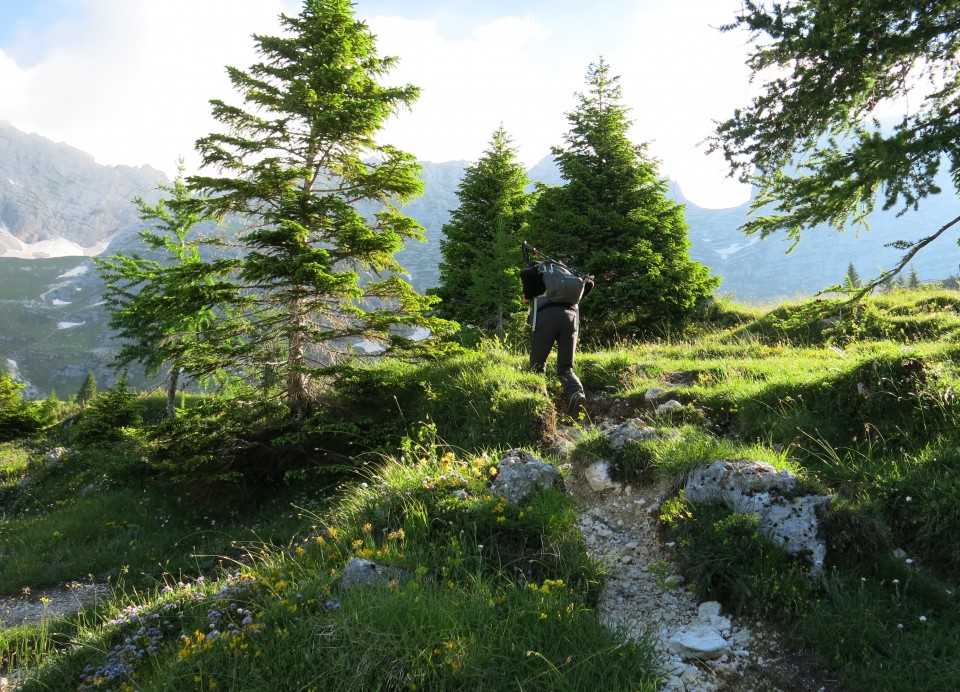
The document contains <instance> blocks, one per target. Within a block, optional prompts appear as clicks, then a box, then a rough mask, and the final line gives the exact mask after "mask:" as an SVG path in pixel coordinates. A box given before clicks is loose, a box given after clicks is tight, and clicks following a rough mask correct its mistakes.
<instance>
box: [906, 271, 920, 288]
mask: <svg viewBox="0 0 960 692" xmlns="http://www.w3.org/2000/svg"><path fill="white" fill-rule="evenodd" d="M922 286H923V282H922V281H920V275H919V274H918V273H917V268H916V267H910V273H909V274H908V275H907V288H909V289H910V290H912V291H916V290H918V289H920V288H921V287H922Z"/></svg>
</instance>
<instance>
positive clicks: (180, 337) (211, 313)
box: [78, 176, 246, 418]
mask: <svg viewBox="0 0 960 692" xmlns="http://www.w3.org/2000/svg"><path fill="white" fill-rule="evenodd" d="M160 189H161V191H162V192H163V193H165V195H166V196H165V197H164V198H162V199H161V200H160V201H159V202H158V203H157V204H156V206H150V205H148V204H147V203H146V202H144V201H143V200H142V199H139V198H138V199H137V200H136V204H137V209H138V210H139V212H140V218H141V220H143V221H145V222H147V223H148V224H149V225H150V227H151V228H150V229H149V230H143V231H141V232H140V234H139V235H140V239H141V241H142V243H143V245H144V250H145V252H146V253H147V255H148V256H141V255H139V254H136V253H135V254H133V255H129V256H127V255H123V254H116V255H112V256H111V257H108V258H97V259H95V260H94V261H95V263H96V265H97V271H98V273H99V274H100V276H101V278H103V280H104V282H105V284H106V290H105V291H104V301H105V302H106V304H107V309H108V311H109V312H110V327H111V328H112V329H114V330H116V334H117V336H118V337H119V339H120V342H121V348H120V351H119V353H118V354H117V356H116V358H115V359H114V365H115V366H116V367H117V368H118V369H121V370H124V371H125V369H126V367H127V366H129V365H130V364H131V363H141V364H142V365H143V366H144V369H145V371H146V373H147V374H148V375H153V374H155V373H157V372H160V371H161V370H165V371H166V376H167V416H168V417H170V418H172V417H174V415H175V402H176V393H177V390H178V387H179V385H180V378H181V375H186V376H187V377H188V378H190V379H193V380H197V381H203V380H206V379H208V378H214V377H217V376H220V375H221V374H222V372H223V371H224V368H227V367H229V366H230V365H231V363H232V360H231V358H230V355H229V353H228V350H229V348H230V347H231V345H234V346H235V345H237V344H238V343H239V341H238V339H239V335H240V334H243V333H244V332H245V330H246V324H245V322H244V321H243V320H242V319H241V318H240V312H239V310H240V306H241V305H242V304H243V302H244V301H245V299H244V298H243V297H242V296H240V295H239V293H238V287H237V285H236V284H235V283H234V282H233V280H232V278H231V275H232V274H233V273H234V271H235V270H236V268H237V267H238V262H237V261H236V260H233V259H215V260H205V259H203V257H202V256H201V252H200V249H201V244H200V241H199V240H198V239H196V238H192V237H191V235H192V234H194V229H195V227H196V226H197V224H198V223H200V222H201V221H202V220H203V217H202V216H201V214H200V213H199V212H198V211H197V209H196V207H197V205H198V204H199V203H201V200H197V199H195V198H194V197H193V196H192V195H191V193H190V190H189V189H188V187H187V185H186V184H185V182H184V181H183V179H182V177H181V176H178V177H177V179H176V180H175V181H174V183H173V185H172V186H170V185H160ZM88 377H89V376H88ZM81 391H82V390H81ZM95 393H96V383H95V382H94V394H95ZM79 399H80V397H79V396H78V400H79ZM92 399H93V397H90V399H89V400H90V401H92Z"/></svg>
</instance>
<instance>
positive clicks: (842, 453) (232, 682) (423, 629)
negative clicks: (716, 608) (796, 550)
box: [0, 288, 960, 690]
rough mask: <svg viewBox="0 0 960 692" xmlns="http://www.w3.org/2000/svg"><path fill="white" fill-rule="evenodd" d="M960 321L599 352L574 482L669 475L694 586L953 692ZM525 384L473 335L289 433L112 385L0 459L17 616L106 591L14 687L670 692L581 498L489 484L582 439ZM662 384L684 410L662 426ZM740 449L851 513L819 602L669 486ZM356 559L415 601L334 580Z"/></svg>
mask: <svg viewBox="0 0 960 692" xmlns="http://www.w3.org/2000/svg"><path fill="white" fill-rule="evenodd" d="M958 330H960V294H958V293H957V292H956V291H948V290H943V289H933V288H930V289H924V290H919V291H901V290H896V291H893V292H890V293H886V294H883V295H880V296H876V297H873V298H869V299H868V300H866V301H865V302H864V303H862V304H859V305H850V304H846V303H843V302H842V301H840V300H833V299H819V300H810V301H794V302H789V303H784V304H780V305H777V306H773V307H769V308H748V307H744V306H741V305H736V304H733V303H730V302H724V301H720V302H718V303H716V304H714V305H713V306H711V307H710V308H709V309H708V310H706V311H705V312H704V313H703V314H702V315H700V319H699V320H698V321H697V322H696V323H695V324H691V325H690V326H689V327H688V328H687V329H686V330H685V331H682V332H675V333H671V334H670V335H669V336H664V337H663V338H660V339H652V340H649V341H644V342H624V343H621V344H618V345H616V346H615V347H610V346H609V345H608V346H605V347H599V346H595V347H591V346H590V345H589V344H585V345H584V348H583V350H582V352H581V354H580V355H579V360H578V372H579V374H580V376H581V379H582V380H583V381H584V384H585V386H586V390H587V392H588V397H589V414H590V415H589V416H588V417H586V418H584V419H581V420H578V421H575V422H572V424H573V425H576V426H580V427H581V428H583V430H582V432H581V435H580V438H579V439H580V441H579V442H578V444H577V445H576V446H575V447H574V448H573V449H572V450H571V451H570V456H569V459H570V461H571V463H570V465H569V466H565V467H564V470H563V473H564V474H568V475H569V474H576V473H580V472H581V471H582V469H583V467H584V466H585V465H586V464H588V463H591V462H592V461H595V460H597V459H603V460H606V461H608V462H609V464H610V466H611V469H612V472H613V474H614V476H615V477H616V478H617V479H619V480H622V481H624V482H629V483H632V484H635V485H636V484H643V483H654V482H656V483H661V484H662V483H664V481H665V480H666V481H668V483H666V485H668V486H669V487H672V488H674V491H673V492H672V493H671V495H670V496H669V497H667V498H665V502H664V503H663V507H662V510H661V516H660V519H661V522H662V524H663V529H664V535H665V539H670V540H673V541H675V542H676V544H677V548H678V561H679V567H680V569H681V570H682V571H683V573H684V575H685V577H686V579H687V584H688V586H687V588H690V589H693V590H695V591H696V592H697V595H698V596H699V597H701V598H703V599H704V600H706V599H712V600H719V601H720V602H721V603H723V605H724V609H725V610H727V611H729V612H733V613H738V614H743V615H748V616H750V617H753V618H757V619H759V620H762V621H763V622H765V623H767V624H768V626H769V627H771V628H776V629H778V630H779V631H781V632H782V633H783V635H784V637H785V640H786V641H787V642H789V644H790V645H791V646H793V647H796V648H797V649H798V650H803V651H806V652H810V653H811V655H813V656H815V657H816V658H817V659H818V661H819V662H820V664H821V665H822V666H823V667H824V668H825V669H826V670H827V671H828V672H829V673H830V675H831V676H832V677H834V678H835V679H837V680H838V681H839V688H840V689H843V690H905V689H909V690H944V689H953V688H955V687H957V686H960V599H958V597H957V588H958V583H957V576H956V575H957V574H958V570H957V567H958V566H960V473H958V471H960V432H958V431H960V426H958V419H960V405H958V403H957V399H956V395H955V392H956V390H957V388H958V384H960V346H958V345H957V338H956V337H957V333H958ZM525 362H526V356H525V354H524V352H523V348H522V345H521V344H516V345H511V344H509V343H507V344H505V343H500V342H483V343H481V344H480V345H479V346H478V347H477V348H476V349H463V350H461V351H459V352H456V353H454V354H453V355H450V356H448V357H444V358H443V359H440V360H436V361H432V362H420V363H409V362H397V361H390V362H382V363H380V364H377V365H375V366H372V367H368V368H364V369H357V370H354V371H351V372H349V373H348V374H346V375H345V376H344V377H342V378H341V379H340V380H339V381H337V382H336V383H332V384H331V386H330V388H329V390H328V391H327V392H326V394H325V395H324V396H323V397H322V398H321V400H319V401H318V412H317V415H316V416H314V418H312V419H310V420H309V421H307V422H306V423H305V424H303V425H300V426H297V427H296V428H293V427H291V426H290V425H289V424H287V423H286V422H284V420H283V417H282V415H281V413H280V412H278V410H277V409H276V407H272V406H270V405H269V404H268V403H266V402H252V403H250V404H249V405H248V406H244V407H238V406H237V405H236V404H233V405H224V404H223V402H219V401H217V400H216V399H214V398H211V397H198V396H189V397H187V396H185V397H183V398H182V399H181V401H180V405H181V415H180V418H179V419H178V421H176V422H175V423H169V422H163V421H162V420H161V414H162V410H163V405H162V400H161V398H160V397H159V396H157V395H150V394H139V393H135V392H120V393H117V392H104V393H102V394H101V396H100V398H99V399H98V401H100V402H101V403H100V404H99V405H98V403H97V401H95V402H93V404H91V405H90V406H89V407H87V408H85V409H83V410H79V411H73V412H72V413H73V415H72V416H71V419H70V420H71V421H72V425H70V426H65V425H57V426H54V427H52V428H51V429H49V430H48V431H46V432H45V434H43V435H40V436H37V437H34V438H30V439H20V440H13V441H9V442H5V443H3V444H2V447H0V508H2V510H0V511H2V514H0V593H2V594H7V595H14V594H19V593H21V591H22V590H23V588H24V587H30V588H34V589H37V588H41V587H44V586H51V585H56V584H62V583H64V582H67V581H70V580H78V581H91V582H95V583H106V584H108V585H109V586H110V594H111V596H110V597H109V598H108V599H106V600H104V601H102V602H100V603H99V604H98V605H96V606H94V607H92V608H89V609H87V610H84V611H82V612H80V613H79V614H77V615H75V616H70V617H66V618H49V619H45V620H43V621H42V622H40V623H34V624H30V625H25V626H20V627H8V628H6V629H2V630H0V666H2V668H0V670H7V671H9V670H13V669H17V670H19V671H23V677H22V678H21V680H22V682H21V686H22V689H24V690H75V689H104V690H105V689H111V690H139V689H149V690H186V689H191V690H200V689H204V690H211V689H229V690H262V689H291V690H294V689H296V690H301V689H302V690H309V689H317V690H320V689H324V690H328V689H344V690H346V689H383V690H406V689H410V690H413V689H421V690H422V689H430V690H447V689H458V690H461V689H498V690H499V689H518V690H519V689H522V690H582V689H610V690H654V689H656V688H657V683H658V670H657V667H656V662H655V658H654V655H653V652H652V648H651V645H650V643H649V642H646V641H643V640H640V641H627V640H624V639H623V638H622V637H620V636H619V635H618V634H617V633H615V632H610V631H607V630H606V629H605V628H604V627H603V626H601V624H600V623H599V621H598V618H597V615H596V611H595V605H596V603H597V597H598V593H599V589H600V588H601V585H602V583H603V580H604V568H603V566H602V565H601V564H599V563H597V562H596V561H595V560H593V559H592V558H591V557H590V556H589V555H588V554H587V553H586V551H585V549H584V545H583V541H582V539H581V537H580V535H579V531H578V529H577V525H576V517H577V507H576V505H575V503H574V500H573V499H572V498H571V497H570V496H569V495H568V494H567V493H565V492H564V491H563V489H562V488H557V489H555V490H553V491H550V492H545V493H542V494H539V495H537V496H535V497H534V498H533V499H531V500H530V501H528V502H526V503H524V504H521V505H513V504H510V503H506V502H505V501H503V500H502V499H500V498H499V497H497V496H495V495H493V494H491V493H490V491H489V488H488V486H489V481H490V479H491V474H493V473H495V472H496V462H497V461H498V460H499V459H500V457H501V455H502V453H503V452H504V451H506V450H508V449H511V448H517V447H519V448H523V449H527V450H529V451H532V452H534V453H536V454H537V455H538V456H540V457H541V458H544V459H545V460H547V461H550V462H553V463H557V464H559V463H560V461H561V459H560V458H559V457H558V456H555V455H554V454H553V453H552V451H553V449H554V448H553V447H552V445H551V440H552V437H553V434H554V432H555V430H556V426H557V425H558V424H561V423H566V424H570V423H571V422H570V421H563V420H562V419H559V418H558V414H557V413H556V409H557V405H558V404H559V394H560V393H559V391H558V389H557V385H556V384H555V383H554V381H553V378H552V377H548V378H547V380H546V385H545V383H544V380H543V379H541V378H539V377H537V376H534V375H532V374H530V373H528V372H526V369H525ZM548 373H549V370H548ZM652 387H656V388H659V389H661V390H663V396H664V397H666V398H672V399H676V400H677V401H679V402H680V403H681V404H682V406H681V407H680V408H679V409H677V410H676V411H674V412H673V413H671V414H670V416H669V417H667V418H664V417H654V416H653V412H652V408H651V405H650V403H649V402H648V401H647V400H646V398H645V394H646V392H647V391H648V390H649V389H650V388H652ZM65 406H67V405H65ZM611 417H619V418H626V417H631V418H633V417H637V418H641V419H645V420H646V421H648V422H649V424H650V425H653V426H655V427H657V428H658V429H660V430H662V431H664V432H670V433H671V434H664V435H661V436H658V437H657V438H655V439H650V440H644V441H639V442H634V443H629V444H627V445H626V446H624V447H623V448H622V449H620V450H613V449H611V448H610V447H609V446H607V444H606V442H605V441H604V439H603V436H602V435H600V434H599V433H598V432H597V429H596V424H597V423H598V422H599V421H600V420H602V419H608V418H611ZM54 447H64V448H66V449H68V450H69V453H68V454H66V455H65V456H64V457H62V458H60V459H58V460H57V459H53V458H52V457H47V456H46V453H47V451H48V450H50V449H51V448H54ZM743 458H750V459H759V460H765V461H771V462H773V463H775V464H776V465H778V466H779V467H785V468H789V469H790V470H792V471H793V472H794V473H795V474H796V475H797V476H798V477H799V478H800V479H801V484H802V486H803V488H805V489H810V488H813V489H816V490H818V491H819V492H824V493H829V494H831V495H832V496H833V498H834V499H833V501H832V503H831V504H830V506H829V509H828V510H827V511H826V512H825V513H824V516H822V517H821V518H822V521H823V525H824V530H825V532H826V537H827V540H828V546H829V552H828V562H827V565H826V572H825V576H824V578H823V579H822V580H819V581H816V580H812V579H811V578H810V577H809V575H808V574H807V570H806V569H805V566H804V563H803V562H802V561H801V560H797V559H795V558H791V557H789V556H787V555H786V554H785V553H783V552H782V551H780V550H779V549H778V548H776V547H775V546H774V545H772V544H771V543H770V542H769V541H767V540H766V539H765V538H764V537H763V535H761V533H760V532H759V530H758V527H757V524H756V521H755V520H753V519H752V518H751V517H750V516H745V515H737V514H731V513H730V512H729V510H727V509H726V508H724V507H722V506H713V505H694V504H692V503H689V502H688V501H686V500H685V499H684V497H683V495H682V493H680V492H679V489H680V488H681V487H682V483H683V479H684V478H685V476H686V474H687V473H688V472H689V470H690V469H691V468H693V467H694V466H696V465H698V464H701V463H707V462H710V461H714V460H717V459H743ZM45 459H46V460H45ZM357 557H359V558H364V559H369V560H373V561H375V562H377V563H378V564H381V565H385V566H388V567H391V568H393V569H395V570H396V572H395V574H396V575H397V578H395V579H391V580H389V581H387V582H386V583H384V584H382V585H380V586H378V587H372V588H368V589H354V590H349V591H345V590H343V589H341V588H340V586H339V579H340V576H341V574H342V572H343V569H344V566H345V564H346V563H347V561H348V560H350V559H351V558H357ZM278 685H279V686H278Z"/></svg>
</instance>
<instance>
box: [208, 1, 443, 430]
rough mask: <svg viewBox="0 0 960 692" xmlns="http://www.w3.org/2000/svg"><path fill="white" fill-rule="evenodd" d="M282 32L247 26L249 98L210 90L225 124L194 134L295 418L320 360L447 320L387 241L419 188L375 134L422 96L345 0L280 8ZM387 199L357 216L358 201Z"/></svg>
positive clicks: (407, 160) (403, 157)
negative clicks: (251, 57)
mask: <svg viewBox="0 0 960 692" xmlns="http://www.w3.org/2000/svg"><path fill="white" fill-rule="evenodd" d="M281 23H282V25H283V27H284V29H285V33H284V35H283V36H280V37H271V36H260V35H255V36H254V41H255V43H256V47H257V51H258V54H259V56H260V59H261V61H260V62H258V63H256V64H254V65H253V66H251V67H250V68H249V69H248V70H247V71H243V70H240V69H237V68H228V74H229V77H230V80H231V82H232V83H233V86H234V88H235V89H236V90H237V91H238V92H239V93H240V94H241V95H242V97H243V101H244V105H243V106H234V105H228V104H227V103H225V102H223V101H219V100H216V101H212V102H211V103H212V104H213V115H214V118H216V120H217V121H219V122H220V123H221V124H222V125H223V126H224V127H225V128H226V132H225V133H223V134H211V135H209V136H207V137H205V138H202V139H200V140H199V141H198V142H197V150H198V151H199V152H200V153H201V154H202V157H203V164H204V166H205V167H213V168H216V169H217V170H218V171H220V172H221V173H222V177H216V176H196V177H193V178H191V180H190V182H191V185H192V186H193V187H195V188H197V189H199V190H201V191H203V192H204V193H205V194H206V196H207V197H208V203H207V210H208V211H210V212H211V213H213V214H216V215H225V214H239V215H241V216H242V217H244V218H246V219H247V220H248V222H249V224H248V226H247V228H246V230H245V231H244V232H243V233H242V234H241V239H242V243H243V245H244V246H245V250H246V253H245V255H244V261H243V267H242V269H241V272H240V278H241V280H242V281H243V283H244V285H245V286H246V287H247V288H248V290H249V291H250V292H251V293H252V294H253V295H254V296H256V299H257V301H258V305H257V309H256V310H255V311H253V312H252V313H251V318H252V322H251V325H252V329H251V332H250V334H249V340H248V342H247V343H248V354H247V355H248V356H249V358H250V359H251V360H252V361H253V362H254V367H259V368H261V370H262V372H269V373H272V375H273V376H274V377H276V378H278V379H279V380H280V381H282V382H283V383H284V385H285V400H286V403H287V405H288V406H289V408H290V411H291V414H292V415H293V416H294V417H297V418H299V417H302V416H304V415H306V414H307V413H309V411H310V409H311V402H312V398H313V391H314V389H315V385H316V383H317V382H318V377H319V376H320V375H321V374H322V373H323V372H324V368H325V367H329V366H332V365H336V364H337V363H338V362H339V360H340V359H341V358H342V357H343V356H345V355H348V354H352V353H353V352H354V350H355V349H354V345H355V344H356V343H358V342H360V341H366V342H368V343H369V342H374V343H376V344H378V345H379V346H381V347H382V349H383V350H382V351H380V352H381V353H382V352H383V351H389V350H392V349H393V348H394V347H397V346H404V345H410V343H411V342H410V341H409V340H408V339H405V338H404V337H403V336H402V330H401V329H400V327H402V326H405V325H416V326H422V327H427V328H429V329H431V330H432V331H433V333H434V334H436V333H438V332H439V331H442V330H443V329H444V325H443V323H442V322H441V321H439V320H436V319H434V318H428V317H425V316H424V314H423V313H424V311H425V310H426V309H427V308H429V307H430V305H431V304H432V303H433V302H434V299H429V298H426V297H424V296H421V295H419V294H417V293H416V292H415V291H414V290H413V288H412V287H411V286H410V285H409V284H408V283H407V282H406V281H404V280H402V279H401V278H400V276H401V275H403V274H404V273H405V272H404V270H403V268H402V267H401V266H400V265H399V264H398V263H397V261H396V260H395V259H394V253H395V252H396V251H397V250H398V249H400V247H401V245H402V243H403V242H404V241H405V240H407V239H411V238H413V239H422V237H423V235H422V231H423V229H422V228H421V227H420V225H419V224H417V222H416V221H414V220H412V219H409V218H406V217H404V216H403V215H402V214H401V213H400V212H399V210H398V209H397V207H396V204H397V203H402V202H404V201H407V200H409V199H411V198H413V197H414V196H416V195H418V194H420V192H421V191H422V182H421V180H420V177H419V171H420V169H419V166H418V165H417V164H416V161H415V159H414V158H413V157H412V156H411V155H410V154H407V153H405V152H402V151H400V150H398V149H396V148H395V147H392V146H387V145H380V144H377V142H376V141H375V140H374V135H375V134H376V133H377V132H378V131H379V130H380V129H381V128H382V127H383V126H384V124H385V123H386V121H387V120H388V119H389V118H390V117H391V116H393V115H394V114H395V113H397V112H398V111H400V110H401V109H405V108H407V107H409V106H410V104H411V103H412V102H413V101H414V100H415V99H416V98H417V96H418V93H419V90H418V89H417V88H416V87H413V86H411V85H406V86H384V85H383V84H382V83H381V80H382V79H383V78H384V77H385V75H387V73H388V72H389V71H390V70H391V69H392V68H393V67H394V65H395V63H396V59H395V58H393V57H383V58H381V57H379V56H378V55H377V51H376V46H375V38H374V36H373V34H372V33H371V32H370V31H369V29H368V28H367V26H366V25H365V24H364V23H362V22H359V21H357V20H356V19H355V18H354V15H353V7H352V3H351V2H349V0H306V1H305V2H304V5H303V9H302V11H301V12H300V14H299V15H298V16H296V17H290V16H287V15H281ZM362 202H366V203H374V204H376V205H378V207H379V208H380V209H381V210H380V211H379V212H377V213H376V215H375V218H373V219H365V218H364V217H363V216H362V215H361V214H360V213H359V212H358V211H357V210H356V208H355V207H354V205H356V204H357V203H362Z"/></svg>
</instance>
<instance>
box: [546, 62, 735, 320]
mask: <svg viewBox="0 0 960 692" xmlns="http://www.w3.org/2000/svg"><path fill="white" fill-rule="evenodd" d="M619 80H620V78H619V77H618V76H615V75H613V74H612V73H611V72H610V67H609V65H608V64H607V63H606V62H604V61H603V59H601V60H600V61H599V62H598V63H596V64H592V65H590V67H589V69H588V71H587V78H586V83H587V86H588V87H589V91H588V92H587V93H585V94H579V95H578V99H579V103H578V105H577V107H576V109H575V110H574V111H572V112H571V113H568V114H567V118H568V120H569V121H570V125H571V129H570V131H569V132H568V133H567V135H566V147H556V148H554V150H553V154H554V156H555V157H556V159H557V163H558V164H559V167H560V171H561V174H562V176H563V178H564V179H565V180H566V184H564V185H563V186H559V187H551V188H546V189H544V190H542V191H541V193H540V196H539V198H538V200H537V203H536V205H535V206H534V209H533V211H532V214H531V219H530V229H531V232H530V236H531V240H532V241H533V243H534V244H535V245H536V246H537V247H538V248H539V249H540V250H541V251H543V252H544V253H546V254H547V255H549V256H552V257H556V258H557V259H559V260H562V261H564V262H566V263H567V264H569V265H570V266H572V267H575V268H576V269H578V270H580V271H582V272H584V273H587V274H590V275H592V276H593V277H594V278H595V280H596V288H594V290H593V292H592V293H591V294H590V297H589V299H588V300H585V301H583V303H582V304H581V308H580V309H581V316H582V318H583V321H584V322H585V323H587V324H590V325H591V326H593V327H594V328H599V330H598V331H597V332H595V335H599V334H600V333H601V332H603V333H606V334H608V335H613V334H618V333H627V334H631V333H639V332H644V331H649V330H652V329H657V328H661V327H663V326H664V325H668V324H672V323H677V322H679V321H682V320H684V319H685V318H687V317H688V316H689V315H690V314H691V312H692V311H693V310H694V309H695V308H696V307H697V305H698V304H699V303H701V302H702V301H703V300H704V299H705V298H707V297H709V296H710V295H711V293H712V292H713V289H714V288H716V286H717V285H718V284H719V279H718V278H715V277H711V276H710V275H709V270H708V269H707V268H706V267H704V266H703V265H701V264H699V263H697V262H694V261H692V260H691V259H690V256H689V246H690V243H689V240H688V238H687V224H686V221H685V220H684V217H683V207H682V206H680V205H678V204H676V203H675V202H673V201H671V200H670V199H668V198H667V196H666V191H667V184H666V182H665V181H664V180H662V179H661V178H660V177H659V175H658V171H657V163H656V161H655V160H654V159H652V158H650V157H649V156H648V155H647V153H646V145H645V144H639V145H637V144H633V143H632V142H631V141H630V140H629V139H628V138H627V130H628V128H629V127H630V124H631V123H630V121H629V120H628V119H627V108H626V107H624V106H623V105H622V104H621V102H620V95H621V90H620V84H619Z"/></svg>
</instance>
